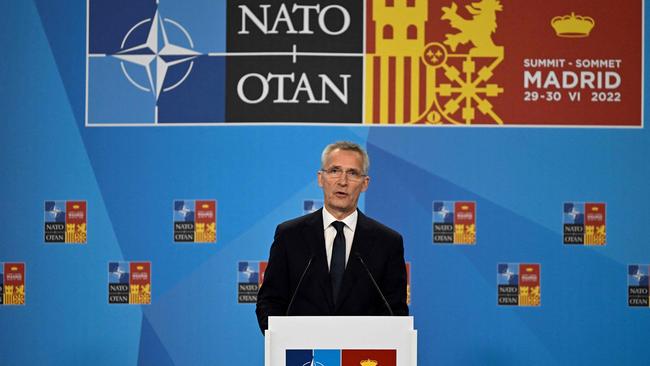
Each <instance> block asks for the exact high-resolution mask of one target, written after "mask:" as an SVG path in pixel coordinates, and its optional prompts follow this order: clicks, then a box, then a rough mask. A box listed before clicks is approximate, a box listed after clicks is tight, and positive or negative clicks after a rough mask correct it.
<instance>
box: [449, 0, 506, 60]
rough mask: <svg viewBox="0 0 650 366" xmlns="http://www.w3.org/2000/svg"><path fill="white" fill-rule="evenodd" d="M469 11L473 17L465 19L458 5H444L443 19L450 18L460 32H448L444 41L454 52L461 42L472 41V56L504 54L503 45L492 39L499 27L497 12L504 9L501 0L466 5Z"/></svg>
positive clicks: (488, 0) (484, 0)
mask: <svg viewBox="0 0 650 366" xmlns="http://www.w3.org/2000/svg"><path fill="white" fill-rule="evenodd" d="M465 9H467V12H469V13H470V14H471V15H472V18H471V19H465V18H463V17H461V16H459V15H458V13H457V11H458V5H456V3H453V2H452V3H451V6H449V7H446V6H445V7H442V13H443V14H442V17H441V18H440V19H442V20H449V23H450V25H451V26H452V27H453V28H455V29H458V30H459V31H460V32H459V33H455V34H446V35H445V36H446V37H447V39H446V40H445V41H444V42H443V43H444V44H446V45H447V46H449V47H450V48H451V50H452V51H453V52H455V51H456V47H458V45H459V44H466V43H467V42H471V43H472V44H473V45H474V47H473V48H472V49H470V52H469V53H470V55H472V56H488V57H489V56H495V57H496V56H499V55H502V54H503V47H499V46H497V45H495V44H494V41H492V34H493V33H494V32H495V31H496V29H497V22H496V12H497V11H502V10H503V7H502V6H501V2H500V1H499V0H481V1H479V2H475V3H472V4H471V5H467V6H465Z"/></svg>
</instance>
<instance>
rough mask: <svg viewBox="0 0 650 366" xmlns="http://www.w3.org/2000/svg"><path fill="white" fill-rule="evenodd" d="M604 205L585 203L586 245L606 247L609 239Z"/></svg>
mask: <svg viewBox="0 0 650 366" xmlns="http://www.w3.org/2000/svg"><path fill="white" fill-rule="evenodd" d="M606 227H607V226H606V215H605V204H604V203H589V202H588V203H585V245H605V243H606V237H607V229H606Z"/></svg>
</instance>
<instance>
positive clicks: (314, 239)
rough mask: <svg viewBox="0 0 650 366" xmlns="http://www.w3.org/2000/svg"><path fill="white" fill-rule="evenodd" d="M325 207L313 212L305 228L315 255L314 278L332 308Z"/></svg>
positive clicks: (305, 235)
mask: <svg viewBox="0 0 650 366" xmlns="http://www.w3.org/2000/svg"><path fill="white" fill-rule="evenodd" d="M322 210H323V209H320V210H318V211H316V212H314V213H313V214H312V217H311V218H310V220H308V222H307V225H306V226H305V227H304V230H303V237H304V239H305V242H307V243H309V245H310V247H311V253H312V255H313V256H314V260H313V263H312V266H313V268H312V270H313V273H314V278H316V281H318V285H319V286H320V288H321V290H322V291H323V292H324V294H325V298H326V299H327V303H328V304H329V307H330V309H332V308H333V300H332V299H333V296H332V284H331V281H330V276H329V267H328V266H327V253H326V252H325V234H324V230H323V212H322Z"/></svg>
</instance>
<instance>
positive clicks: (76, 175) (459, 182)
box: [0, 0, 650, 365]
mask: <svg viewBox="0 0 650 366" xmlns="http://www.w3.org/2000/svg"><path fill="white" fill-rule="evenodd" d="M0 11H2V13H3V14H4V15H5V17H4V21H3V22H0V47H1V48H2V49H3V50H5V52H4V53H3V57H1V58H0V85H2V87H0V97H1V98H0V105H1V110H2V111H3V115H4V117H5V118H4V121H3V123H1V124H0V136H1V137H0V139H1V144H0V162H1V166H2V171H3V174H2V179H1V180H0V188H1V189H0V197H1V201H2V202H3V203H4V209H3V210H2V211H1V213H0V222H2V225H3V228H4V230H3V233H4V236H3V239H2V240H1V241H0V262H24V263H25V264H26V304H25V305H24V306H0V324H2V332H0V345H1V346H0V364H2V365H87V364H93V365H229V364H246V365H260V364H262V362H263V337H262V336H261V334H260V332H259V329H258V326H257V322H256V318H255V315H254V305H251V304H238V302H237V268H238V267H237V264H238V262H239V261H260V260H266V259H267V257H268V250H269V246H270V243H271V240H272V236H273V232H274V230H275V225H277V224H278V223H280V222H282V221H284V220H286V219H289V218H292V217H295V216H298V215H300V214H302V207H303V201H304V200H306V199H314V198H319V197H321V191H320V189H319V187H318V186H317V182H316V171H317V170H318V169H319V158H320V152H321V150H322V148H323V147H324V146H325V145H326V144H327V143H330V142H332V141H335V140H354V141H357V142H360V143H361V144H363V145H364V146H366V147H367V148H368V151H369V154H370V156H371V171H370V174H371V183H370V188H369V190H368V192H367V193H366V195H365V197H362V199H361V202H360V207H361V209H362V210H364V212H366V213H367V214H368V215H370V216H372V217H374V218H376V219H378V220H380V221H382V222H384V223H386V224H387V225H389V226H391V227H393V228H395V229H397V230H398V231H400V232H401V233H402V234H403V236H404V239H405V246H406V248H405V250H406V253H405V254H406V259H407V261H410V262H411V285H412V286H411V292H412V305H411V308H410V309H411V313H412V315H413V316H414V317H415V325H416V328H417V329H418V334H419V347H418V349H419V355H418V356H419V357H418V358H419V364H421V365H521V364H527V365H572V364H590V365H611V364H650V354H649V353H648V352H647V350H646V348H647V347H646V344H647V338H648V336H649V335H650V333H649V332H648V329H650V309H648V308H630V307H628V305H627V266H628V264H634V263H641V264H643V263H650V252H649V251H648V235H647V223H648V222H650V211H649V210H648V209H647V207H648V206H650V193H648V190H647V185H648V182H649V181H650V165H648V163H647V156H649V155H650V134H649V133H648V131H647V129H630V130H623V129H543V128H525V129H510V128H505V129H501V128H478V129H467V128H462V129H457V128H412V129H409V128H368V127H353V128H348V127H322V126H320V127H319V126H260V127H253V126H233V127H165V128H86V127H84V120H85V115H84V113H85V105H84V103H85V76H84V70H85V51H84V49H85V17H86V13H85V12H86V9H85V1H65V2H50V1H41V0H34V1H30V0H27V1H16V2H3V3H2V4H0ZM197 16H199V15H197ZM646 33H647V32H646ZM214 42H216V43H215V44H214V45H212V46H211V47H213V48H219V47H221V48H223V47H225V46H224V42H225V41H224V40H223V39H219V40H217V41H214ZM646 84H647V83H646ZM646 91H647V87H646ZM644 105H646V106H647V100H646V101H644ZM197 118H198V117H197ZM176 199H215V200H217V242H216V244H187V245H185V244H175V243H173V226H172V214H173V201H174V200H176ZM46 200H85V201H87V203H88V243H87V244H85V245H67V244H66V245H52V244H47V245H46V244H44V243H43V203H44V201H46ZM434 200H450V201H453V200H469V201H475V202H476V205H477V244H476V245H474V246H440V245H434V244H432V237H431V236H432V231H431V230H432V228H431V217H432V209H431V205H432V202H433V201H434ZM568 201H577V202H585V201H596V202H605V203H606V204H607V245H606V246H604V247H567V246H564V245H563V244H562V204H563V202H568ZM109 261H150V262H151V263H152V266H151V267H152V304H151V305H142V306H139V305H109V304H108V301H107V281H108V273H107V267H108V262H109ZM498 263H540V264H541V283H542V285H541V293H542V296H541V306H540V307H500V306H497V288H496V269H497V264H498Z"/></svg>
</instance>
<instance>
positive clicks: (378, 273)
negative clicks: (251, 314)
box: [255, 209, 408, 333]
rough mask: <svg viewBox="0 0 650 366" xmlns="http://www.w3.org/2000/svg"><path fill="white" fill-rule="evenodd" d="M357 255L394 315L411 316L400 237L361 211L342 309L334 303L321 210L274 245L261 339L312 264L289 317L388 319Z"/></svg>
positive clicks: (279, 235)
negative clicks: (378, 316)
mask: <svg viewBox="0 0 650 366" xmlns="http://www.w3.org/2000/svg"><path fill="white" fill-rule="evenodd" d="M355 252H357V253H359V254H360V256H361V258H363V261H364V262H365V263H366V265H367V266H368V268H369V270H370V272H371V273H372V275H373V276H374V278H375V280H376V281H377V284H378V285H379V287H380V288H381V291H382V292H383V293H384V296H386V300H387V301H388V303H389V304H390V307H391V309H392V310H393V313H394V314H395V315H408V307H407V305H406V266H405V263H404V244H403V241H402V236H401V235H400V234H399V233H397V232H395V231H394V230H391V229H390V228H388V227H386V226H384V225H382V224H380V223H379V222H377V221H375V220H373V219H371V218H369V217H367V216H365V215H364V214H362V213H361V212H360V211H359V217H358V220H357V227H356V229H355V231H354V238H353V240H352V248H351V252H350V257H349V258H348V262H347V265H346V267H345V273H344V275H343V283H342V284H341V289H340V293H339V298H338V303H336V304H334V302H333V300H332V285H331V282H330V276H329V269H328V265H327V255H326V253H325V235H324V231H323V213H322V209H320V210H318V211H316V212H314V213H311V214H308V215H305V216H302V217H299V218H296V219H293V220H290V221H287V222H284V223H282V224H280V225H278V227H277V229H276V231H275V238H274V241H273V244H272V245H271V253H270V255H269V261H268V265H267V267H266V272H265V274H264V283H263V284H262V287H261V288H260V290H259V293H258V295H257V308H256V311H255V312H256V313H257V321H258V322H259V325H260V329H261V330H262V333H263V332H264V330H265V329H267V328H268V317H269V316H277V315H281V316H284V315H285V314H286V312H287V306H288V305H289V301H290V300H291V296H292V294H293V293H294V291H295V290H296V286H297V285H298V281H299V280H300V276H301V274H302V273H303V271H304V270H305V268H306V266H307V263H308V262H309V258H311V257H312V256H313V260H312V263H311V265H310V267H309V269H308V270H307V272H306V274H305V278H304V279H303V282H302V284H301V285H300V289H299V290H298V293H297V294H296V298H295V300H294V303H293V305H292V307H291V310H290V315H388V309H386V306H385V305H384V303H383V301H382V300H381V297H380V296H379V294H378V292H377V290H376V289H375V287H374V286H373V284H372V282H371V280H370V278H369V276H368V274H367V273H366V272H365V269H364V268H363V266H362V264H361V262H360V261H359V259H358V258H357V257H356V256H355Z"/></svg>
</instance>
